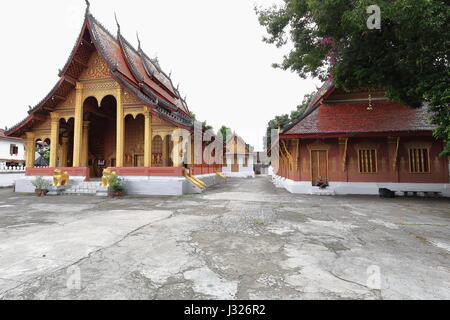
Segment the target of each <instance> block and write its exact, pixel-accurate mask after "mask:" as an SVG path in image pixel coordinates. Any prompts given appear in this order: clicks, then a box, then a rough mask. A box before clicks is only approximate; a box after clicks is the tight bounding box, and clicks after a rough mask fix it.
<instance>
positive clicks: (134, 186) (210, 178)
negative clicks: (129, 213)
mask: <svg viewBox="0 0 450 320" xmlns="http://www.w3.org/2000/svg"><path fill="white" fill-rule="evenodd" d="M195 177H196V178H198V179H200V180H202V181H203V182H204V183H206V185H207V187H209V186H212V185H215V184H218V183H222V181H223V180H222V179H221V178H220V177H218V176H217V175H216V174H215V173H214V174H203V175H198V176H195ZM122 178H124V180H125V184H126V193H127V194H128V195H146V196H181V195H183V194H193V193H202V190H200V189H199V188H197V187H195V186H193V185H192V183H191V182H190V181H189V180H187V179H186V178H184V177H122Z"/></svg>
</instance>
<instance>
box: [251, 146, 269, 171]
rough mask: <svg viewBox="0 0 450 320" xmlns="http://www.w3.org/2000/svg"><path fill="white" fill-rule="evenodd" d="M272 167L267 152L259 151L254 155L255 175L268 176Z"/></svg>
mask: <svg viewBox="0 0 450 320" xmlns="http://www.w3.org/2000/svg"><path fill="white" fill-rule="evenodd" d="M269 166H270V159H269V157H268V155H267V152H265V151H263V152H261V151H258V152H255V153H254V167H255V174H268V173H269Z"/></svg>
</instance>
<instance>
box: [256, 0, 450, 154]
mask: <svg viewBox="0 0 450 320" xmlns="http://www.w3.org/2000/svg"><path fill="white" fill-rule="evenodd" d="M373 4H377V5H378V6H379V7H380V8H381V18H382V23H381V29H380V30H377V29H374V30H369V29H368V27H367V19H368V18H369V14H368V13H367V11H366V10H367V7H368V6H369V5H373ZM256 11H257V14H258V16H259V21H260V23H261V25H262V26H264V27H265V28H266V30H267V32H268V37H266V38H264V41H266V42H267V43H272V44H275V45H276V46H278V47H282V46H284V45H286V44H289V43H292V44H293V47H292V49H291V50H290V52H289V54H287V55H286V56H285V57H284V60H283V61H282V62H281V63H279V64H275V65H274V66H275V67H278V68H282V69H285V70H288V69H289V70H292V71H295V72H297V73H298V74H299V75H300V76H301V77H303V78H306V77H308V76H313V77H319V78H320V79H322V80H325V79H328V78H330V77H331V78H332V79H333V80H334V83H335V85H336V86H337V87H338V88H342V89H344V90H348V91H350V90H357V89H365V88H377V89H384V90H385V91H386V94H387V96H388V98H390V99H391V100H393V101H399V102H401V103H403V104H405V105H407V106H409V107H412V108H419V107H422V106H423V103H424V102H426V103H428V104H429V106H430V110H431V112H432V117H431V121H432V123H434V124H436V125H437V126H438V129H437V130H436V131H435V132H434V135H435V137H436V138H439V139H442V140H444V141H447V145H446V148H445V150H444V152H443V155H450V109H449V106H450V68H449V66H450V63H449V53H450V28H449V24H450V6H449V1H448V0H445V1H444V0H395V1H392V0H352V1H343V0H284V4H283V5H281V6H272V7H271V8H268V9H258V8H257V9H256Z"/></svg>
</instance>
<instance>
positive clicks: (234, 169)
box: [231, 154, 239, 172]
mask: <svg viewBox="0 0 450 320" xmlns="http://www.w3.org/2000/svg"><path fill="white" fill-rule="evenodd" d="M231 172H239V163H238V156H237V154H235V155H234V161H233V164H232V165H231Z"/></svg>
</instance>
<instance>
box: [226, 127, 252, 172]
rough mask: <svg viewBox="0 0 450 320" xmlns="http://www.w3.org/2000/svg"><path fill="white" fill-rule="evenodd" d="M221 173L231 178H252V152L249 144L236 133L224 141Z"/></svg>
mask: <svg viewBox="0 0 450 320" xmlns="http://www.w3.org/2000/svg"><path fill="white" fill-rule="evenodd" d="M224 162H225V164H224V167H223V170H222V171H223V173H224V174H225V175H226V176H227V177H231V178H254V177H255V171H254V166H253V162H254V153H253V149H252V148H251V147H250V145H248V144H246V143H245V141H244V140H243V139H242V138H241V137H239V136H238V135H237V134H233V135H232V136H231V137H230V138H229V139H228V140H227V142H226V149H225V157H224Z"/></svg>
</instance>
